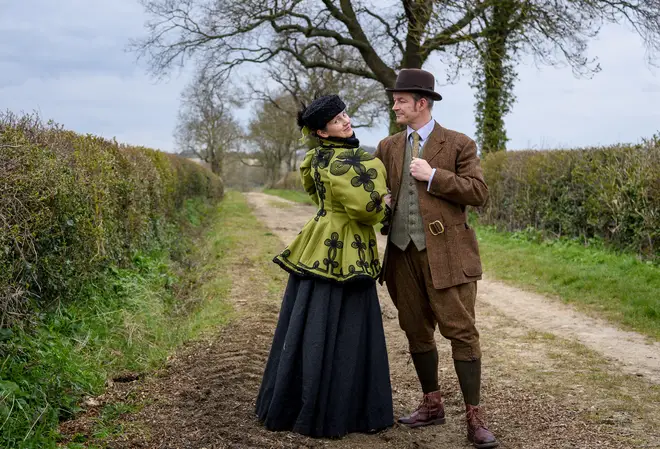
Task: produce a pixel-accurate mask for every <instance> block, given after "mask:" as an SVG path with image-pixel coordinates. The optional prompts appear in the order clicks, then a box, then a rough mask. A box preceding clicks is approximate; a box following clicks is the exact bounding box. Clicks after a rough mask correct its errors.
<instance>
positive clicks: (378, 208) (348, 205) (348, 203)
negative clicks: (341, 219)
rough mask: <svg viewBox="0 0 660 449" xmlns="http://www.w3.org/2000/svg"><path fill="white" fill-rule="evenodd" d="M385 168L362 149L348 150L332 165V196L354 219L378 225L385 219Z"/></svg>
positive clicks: (378, 160)
mask: <svg viewBox="0 0 660 449" xmlns="http://www.w3.org/2000/svg"><path fill="white" fill-rule="evenodd" d="M385 177H386V173H385V166H384V165H383V163H382V162H381V161H380V159H376V158H375V157H374V156H372V155H371V154H369V153H367V152H366V151H364V150H362V149H360V148H358V149H355V150H345V151H344V152H342V153H341V154H340V155H339V156H338V157H337V158H336V159H335V160H334V161H333V162H332V163H331V164H330V188H331V189H332V196H333V197H334V198H336V199H337V200H338V201H339V202H340V203H341V204H342V206H344V208H345V209H346V213H347V214H348V216H349V218H350V219H352V220H356V221H359V222H360V223H364V224H366V225H370V226H374V225H376V224H378V223H380V221H381V220H382V219H383V217H384V216H385V203H384V202H383V196H384V195H386V194H387V187H386V186H385V181H386V180H385Z"/></svg>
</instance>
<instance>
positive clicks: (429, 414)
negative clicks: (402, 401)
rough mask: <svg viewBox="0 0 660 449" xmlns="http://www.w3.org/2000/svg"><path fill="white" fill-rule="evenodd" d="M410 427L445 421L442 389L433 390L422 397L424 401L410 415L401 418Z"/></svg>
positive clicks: (402, 422)
mask: <svg viewBox="0 0 660 449" xmlns="http://www.w3.org/2000/svg"><path fill="white" fill-rule="evenodd" d="M399 422H400V423H401V424H405V425H406V426H408V427H420V426H430V425H431V424H444V423H445V405H444V402H443V401H442V396H441V395H440V391H432V392H431V393H427V394H425V395H424V397H423V398H422V403H421V404H419V406H418V407H417V409H415V411H414V412H412V413H411V414H410V415H409V416H403V417H401V418H399Z"/></svg>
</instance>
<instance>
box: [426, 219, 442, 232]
mask: <svg viewBox="0 0 660 449" xmlns="http://www.w3.org/2000/svg"><path fill="white" fill-rule="evenodd" d="M429 230H430V231H431V234H433V235H440V234H442V233H443V232H445V227H444V226H443V225H442V223H441V222H440V220H435V221H433V222H431V223H429Z"/></svg>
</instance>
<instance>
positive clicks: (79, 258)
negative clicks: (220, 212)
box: [0, 113, 223, 328]
mask: <svg viewBox="0 0 660 449" xmlns="http://www.w3.org/2000/svg"><path fill="white" fill-rule="evenodd" d="M0 192H1V193H0V328H1V327H6V326H8V325H10V324H12V323H16V322H17V318H20V317H22V316H24V315H25V313H26V312H27V311H29V310H31V309H38V308H42V307H45V306H47V305H48V304H50V303H52V302H54V301H66V300H72V299H74V298H75V297H76V294H77V291H78V290H79V289H80V287H81V286H82V285H83V284H84V282H85V281H86V280H89V279H90V278H92V277H93V276H95V275H96V274H97V273H98V272H99V271H100V270H101V269H102V268H103V267H105V266H108V265H110V264H114V265H117V266H122V265H123V264H125V263H126V262H127V261H129V260H130V258H131V255H132V254H133V253H134V252H135V251H137V250H141V249H147V248H148V247H150V246H152V245H154V243H155V242H158V240H159V238H160V236H161V234H162V233H163V232H164V230H165V229H166V228H167V227H168V226H170V225H171V224H172V222H173V220H174V217H175V215H176V212H177V211H178V210H179V209H180V208H181V206H182V205H183V204H184V201H186V200H187V199H189V198H194V197H206V198H212V199H219V198H221V197H222V194H223V186H222V182H221V180H220V179H219V178H218V177H217V176H215V175H213V174H212V173H211V172H210V170H208V169H206V168H204V167H201V166H200V165H198V164H195V163H194V162H192V161H188V160H186V159H184V158H181V157H178V156H175V155H172V154H167V153H163V152H159V151H155V150H150V149H147V148H142V147H133V146H128V145H120V144H118V143H117V142H116V141H109V140H106V139H103V138H100V137H96V136H92V135H85V136H83V135H79V134H76V133H73V132H71V131H66V130H64V129H62V127H61V126H59V125H57V124H54V123H52V122H49V123H46V124H44V123H43V122H42V121H41V120H40V119H39V118H38V117H37V116H35V115H24V116H16V115H14V114H11V113H6V114H0Z"/></svg>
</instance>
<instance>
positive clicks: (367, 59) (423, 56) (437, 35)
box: [133, 0, 660, 131]
mask: <svg viewBox="0 0 660 449" xmlns="http://www.w3.org/2000/svg"><path fill="white" fill-rule="evenodd" d="M142 3H143V5H144V6H145V8H146V10H147V12H148V14H149V15H150V16H151V17H152V20H151V21H150V22H148V24H147V30H148V36H147V37H146V38H145V39H143V40H141V41H137V42H134V43H133V48H134V49H135V50H137V51H139V52H141V53H142V54H143V55H146V56H147V57H148V59H149V62H150V66H151V69H152V71H153V72H154V73H156V74H159V75H162V74H163V73H166V72H167V71H168V70H169V69H170V68H172V67H173V66H175V65H177V64H183V63H184V62H185V61H186V60H188V59H189V58H194V59H196V61H197V63H198V64H200V66H201V68H202V70H203V72H204V73H206V74H208V76H210V77H212V78H214V79H223V78H225V77H227V76H228V74H229V73H230V71H231V70H232V69H233V68H235V67H237V66H239V65H241V64H244V63H269V62H271V61H273V60H274V59H275V58H276V57H278V56H281V55H290V56H291V57H293V58H295V59H296V60H297V61H298V62H299V63H300V64H301V65H302V66H303V67H305V68H307V69H315V68H323V69H327V70H331V71H334V72H338V73H345V74H351V75H355V76H357V77H360V78H364V79H367V80H374V81H377V82H378V83H380V84H381V85H382V86H383V87H392V86H393V85H394V83H395V80H396V70H398V69H400V68H402V67H408V68H421V67H422V66H423V64H424V63H425V62H426V61H427V60H428V58H429V56H430V55H431V54H437V55H439V56H440V57H441V58H443V60H444V61H445V62H446V63H447V64H448V67H449V68H450V69H452V70H453V73H456V74H457V73H458V72H459V70H460V69H461V68H465V67H469V66H470V65H471V64H475V63H478V62H483V58H480V55H483V54H484V53H483V51H479V50H478V47H475V45H474V44H475V43H477V44H481V48H483V47H484V45H483V43H484V42H485V40H486V39H487V37H488V36H487V35H489V30H490V31H492V29H493V28H492V26H490V27H489V23H487V20H486V19H487V18H488V17H489V15H490V14H492V12H491V9H492V8H495V7H496V6H497V5H499V4H500V3H501V2H500V0H461V1H459V0H400V1H397V2H392V3H389V4H385V5H383V4H380V3H379V4H377V5H376V4H375V3H368V2H366V1H360V0H305V1H303V0H277V1H276V0H244V1H241V2H235V1H230V0H142ZM496 15H497V16H498V17H500V15H499V14H496ZM607 21H625V22H627V23H629V24H631V25H632V26H633V27H634V28H635V29H636V30H637V31H638V33H639V34H640V35H641V36H642V37H643V39H644V40H645V42H646V44H647V46H648V48H649V49H650V50H653V51H655V50H657V49H658V48H659V45H658V36H660V33H658V28H659V27H660V0H515V1H514V2H513V3H512V10H511V12H510V14H509V15H508V16H507V18H506V20H500V21H499V22H498V24H499V25H498V26H501V27H502V30H508V31H510V36H514V37H515V42H516V43H517V47H515V48H517V49H518V50H519V51H520V52H523V51H526V52H532V53H533V54H534V55H535V57H536V58H537V59H538V60H539V61H540V62H550V63H553V62H555V61H565V62H568V63H569V64H571V65H572V66H573V68H574V70H576V71H577V72H579V71H580V67H587V71H588V70H590V69H589V67H588V66H589V65H588V62H589V61H588V60H587V59H586V57H585V50H586V43H587V42H588V40H589V39H590V38H591V37H593V36H594V35H595V34H596V33H597V31H598V28H599V26H600V25H601V24H602V23H604V22H607ZM492 35H493V33H492V32H491V33H490V36H491V37H492ZM328 47H339V48H342V49H343V50H344V54H343V58H344V59H338V58H336V57H334V56H333V55H332V54H329V53H328V52H327V51H325V49H326V48H328ZM511 48H512V47H508V48H507V49H508V51H511ZM452 70H450V72H451V71H452ZM390 101H391V99H390ZM495 104H501V102H499V103H497V102H496V103H495ZM396 130H398V128H397V126H396V123H395V121H394V118H393V115H392V113H391V112H390V131H396Z"/></svg>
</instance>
